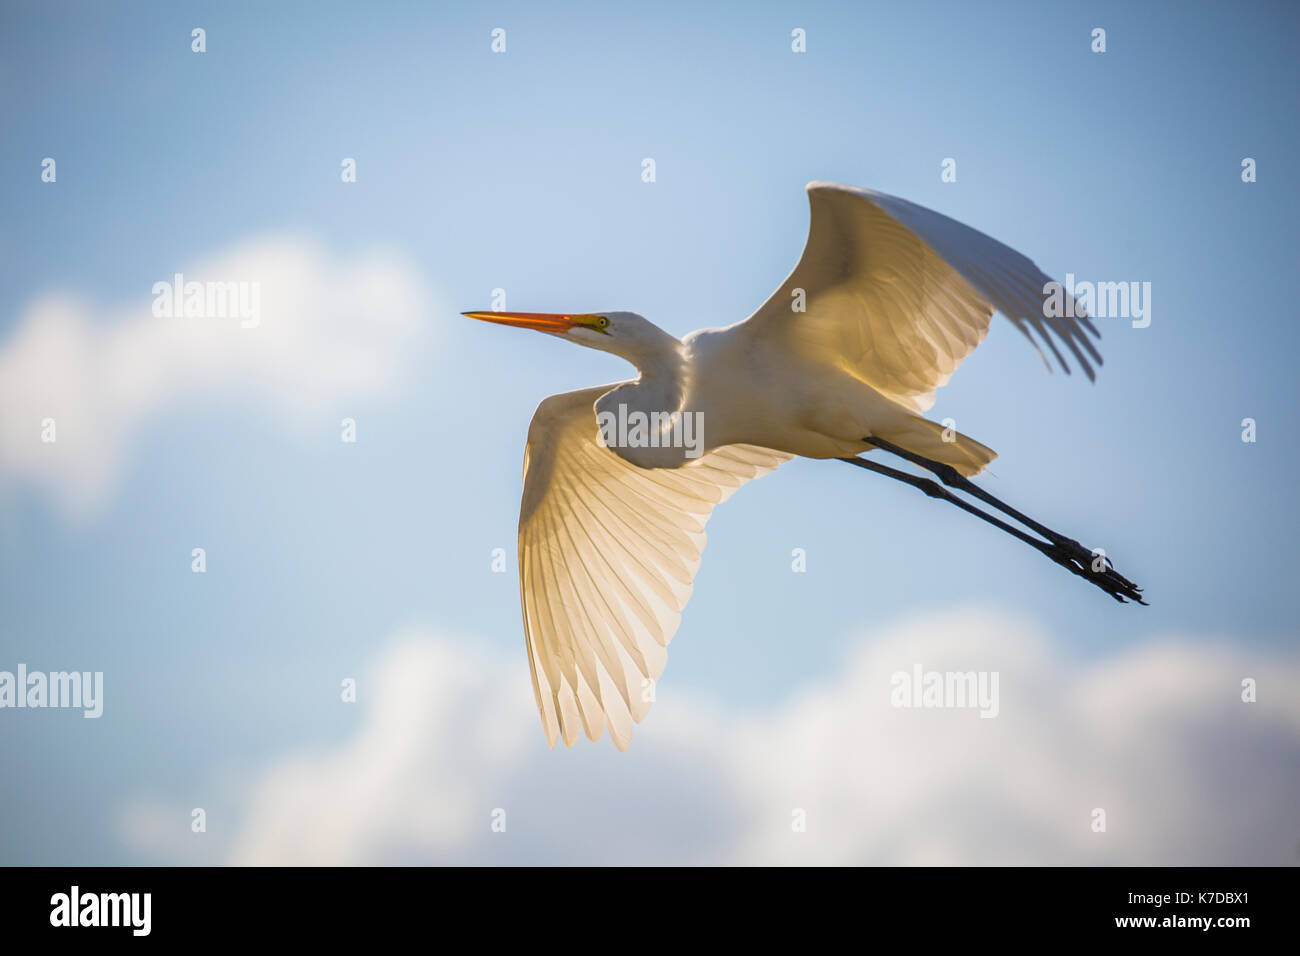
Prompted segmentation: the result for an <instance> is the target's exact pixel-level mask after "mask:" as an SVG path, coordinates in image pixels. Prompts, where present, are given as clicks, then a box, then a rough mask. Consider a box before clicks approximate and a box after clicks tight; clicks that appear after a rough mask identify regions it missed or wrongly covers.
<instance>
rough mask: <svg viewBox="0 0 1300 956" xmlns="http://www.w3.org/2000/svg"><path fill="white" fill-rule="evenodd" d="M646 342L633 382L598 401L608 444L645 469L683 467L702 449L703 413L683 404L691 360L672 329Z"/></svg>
mask: <svg viewBox="0 0 1300 956" xmlns="http://www.w3.org/2000/svg"><path fill="white" fill-rule="evenodd" d="M638 345H640V346H642V347H641V348H639V349H638V354H637V355H636V356H635V357H634V358H633V357H630V356H629V358H630V360H631V361H632V362H633V363H634V364H635V365H636V366H637V368H638V369H639V370H640V372H641V374H640V376H639V377H638V378H637V379H636V380H635V381H632V382H627V383H625V384H623V385H620V386H618V387H617V388H615V389H612V390H611V391H610V392H608V393H607V394H605V395H603V396H602V397H601V398H600V399H599V400H598V401H597V402H596V413H597V422H598V424H599V425H600V426H601V429H602V436H603V437H604V438H605V443H606V445H607V446H609V447H610V448H612V449H613V450H614V451H615V452H616V453H617V454H618V455H619V456H621V457H622V458H624V459H625V460H627V461H629V462H631V463H632V464H634V465H637V466H638V467H641V468H679V467H681V466H682V465H684V464H686V463H687V462H688V461H691V460H692V459H694V458H698V457H699V456H700V454H701V453H702V449H703V429H702V427H701V426H702V423H701V422H700V421H699V419H700V417H701V416H699V415H697V414H696V413H694V412H692V411H691V410H690V409H687V408H685V407H684V404H685V400H686V395H687V394H688V392H689V389H690V374H691V368H690V362H689V361H688V358H687V355H686V352H685V349H684V348H683V346H682V343H681V342H680V341H679V340H677V339H675V338H673V337H672V336H671V335H669V334H668V333H667V332H664V333H663V338H662V339H656V340H655V341H653V342H651V343H648V344H647V343H638Z"/></svg>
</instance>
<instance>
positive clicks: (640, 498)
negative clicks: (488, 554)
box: [519, 386, 791, 749]
mask: <svg viewBox="0 0 1300 956" xmlns="http://www.w3.org/2000/svg"><path fill="white" fill-rule="evenodd" d="M610 387H611V386H604V387H601V388H594V389H584V390H582V391H578V392H568V393H566V394H563V395H555V396H552V397H551V398H548V399H547V400H546V401H544V402H542V404H541V405H540V406H539V407H538V409H537V412H536V414H535V415H534V416H533V421H532V424H531V425H530V426H529V430H528V446H527V448H526V450H525V452H524V494H523V501H522V504H521V506H520V513H519V577H520V593H521V599H522V604H523V617H524V633H525V636H526V639H527V645H528V664H529V672H530V674H531V675H532V680H533V694H534V697H535V699H536V701H537V710H538V713H539V714H540V715H541V719H542V726H543V728H544V729H545V731H546V738H547V740H548V741H549V742H550V744H551V746H555V742H556V740H557V739H560V738H563V740H564V742H565V744H566V745H570V746H571V745H572V744H573V743H574V741H575V740H577V737H578V733H579V731H580V730H582V731H585V732H586V734H587V736H588V737H590V738H591V739H592V740H595V739H597V738H598V737H600V735H601V734H602V733H603V731H604V728H605V727H606V726H608V727H609V731H610V736H611V737H612V738H613V740H614V743H615V744H617V745H618V747H619V749H626V748H627V746H628V743H629V741H630V740H631V732H632V725H633V724H634V723H636V722H639V721H640V720H641V719H642V718H643V717H645V715H646V713H647V712H648V710H649V706H650V705H649V701H648V700H647V699H646V697H647V696H648V695H645V694H644V693H643V692H642V688H643V682H644V681H646V680H651V681H653V680H657V679H658V678H659V676H660V675H661V674H662V673H663V669H664V664H665V663H666V661H667V652H666V650H665V648H666V647H667V646H668V642H669V641H670V640H672V637H673V634H674V633H675V632H676V630H677V626H678V624H679V622H680V620H681V612H682V609H683V608H684V607H685V606H686V602H687V600H688V599H689V598H690V595H691V589H692V586H693V585H692V582H693V580H694V577H695V572H696V570H697V569H698V568H699V565H700V555H701V553H702V551H703V549H704V543H705V533H704V525H705V522H707V521H708V518H709V515H710V514H711V513H712V511H713V508H714V507H715V506H717V505H718V504H720V503H721V502H722V501H725V500H726V499H727V497H728V496H729V495H731V493H732V492H734V491H735V490H736V489H737V488H739V487H740V486H741V485H742V484H744V483H745V482H746V481H749V480H751V479H753V478H757V477H759V476H760V475H764V474H766V473H767V472H769V471H771V470H772V469H774V468H775V467H776V466H777V465H779V464H780V463H781V462H783V461H786V460H788V459H789V458H790V457H791V456H789V455H785V454H782V453H779V452H774V451H769V450H768V449H765V448H756V447H753V446H747V445H731V446H727V447H725V448H720V449H716V450H714V451H712V452H709V453H708V454H707V455H703V456H701V457H700V458H699V459H697V460H696V461H694V462H691V463H690V464H688V465H687V466H685V467H683V468H677V469H653V470H651V469H642V468H637V467H636V466H634V465H632V464H630V463H628V462H626V461H624V460H623V459H622V458H620V457H619V456H618V455H617V454H615V453H614V452H613V451H611V450H609V449H608V448H605V447H604V446H603V445H601V444H600V442H599V439H598V430H597V426H596V412H595V402H596V400H597V399H598V398H599V397H600V396H601V395H603V394H605V393H606V392H608V391H609V389H610Z"/></svg>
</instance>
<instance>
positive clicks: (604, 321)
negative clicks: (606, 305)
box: [596, 315, 609, 329]
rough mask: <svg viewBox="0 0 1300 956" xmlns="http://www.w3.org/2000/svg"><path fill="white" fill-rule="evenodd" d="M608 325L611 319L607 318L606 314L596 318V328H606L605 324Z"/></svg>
mask: <svg viewBox="0 0 1300 956" xmlns="http://www.w3.org/2000/svg"><path fill="white" fill-rule="evenodd" d="M607 325H609V319H607V318H606V317H605V316H603V315H602V316H601V317H600V318H599V319H597V320H596V328H598V329H603V328H604V327H605V326H607Z"/></svg>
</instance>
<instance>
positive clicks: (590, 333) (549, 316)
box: [461, 312, 681, 368]
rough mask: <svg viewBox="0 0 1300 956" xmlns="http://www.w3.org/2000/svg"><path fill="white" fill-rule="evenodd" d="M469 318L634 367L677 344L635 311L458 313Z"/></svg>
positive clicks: (675, 346)
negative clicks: (541, 335)
mask: <svg viewBox="0 0 1300 956" xmlns="http://www.w3.org/2000/svg"><path fill="white" fill-rule="evenodd" d="M461 315H467V316H469V317H470V318H471V319H481V320H483V321H484V322H496V323H497V324H498V325H513V326H515V327H516V328H521V329H534V330H536V331H538V332H545V333H547V334H548V335H556V336H559V337H560V338H564V339H568V340H569V341H571V342H575V343H577V344H578V345H585V346H586V347H587V348H589V349H599V350H600V351H602V352H611V353H613V354H614V355H618V356H620V357H622V358H625V359H627V360H628V361H629V362H631V363H632V364H633V365H636V366H637V367H638V368H640V367H642V362H644V361H646V360H647V359H650V358H652V357H655V356H657V355H658V354H659V353H660V352H661V351H662V350H664V349H672V350H676V349H677V348H678V347H679V346H680V345H681V343H680V342H678V341H677V339H675V338H673V337H672V336H671V335H669V334H668V333H667V332H665V331H664V330H663V329H661V328H659V326H657V325H655V324H654V323H653V322H651V321H650V320H649V319H647V318H645V317H644V316H641V315H637V314H636V313H635V312H462V313H461Z"/></svg>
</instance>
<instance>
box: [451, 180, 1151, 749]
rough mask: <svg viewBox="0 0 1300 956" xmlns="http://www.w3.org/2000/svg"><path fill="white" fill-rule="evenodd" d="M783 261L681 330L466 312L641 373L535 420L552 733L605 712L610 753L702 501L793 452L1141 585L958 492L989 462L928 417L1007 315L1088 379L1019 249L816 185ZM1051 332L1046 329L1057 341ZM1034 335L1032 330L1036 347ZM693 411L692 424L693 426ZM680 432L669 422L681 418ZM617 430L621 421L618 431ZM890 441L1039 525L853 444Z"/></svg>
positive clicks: (530, 533) (648, 680) (637, 709)
mask: <svg viewBox="0 0 1300 956" xmlns="http://www.w3.org/2000/svg"><path fill="white" fill-rule="evenodd" d="M809 196H810V199H811V203H812V225H811V228H810V230H809V238H808V244H807V246H806V248H805V250H804V254H803V256H802V258H801V259H800V262H799V264H798V265H797V266H796V267H795V269H794V271H793V272H792V273H791V274H790V276H789V277H788V278H787V279H786V281H785V283H783V284H782V286H781V287H780V288H779V289H778V290H777V292H776V293H774V294H773V295H772V297H771V298H769V299H768V301H767V302H766V303H765V304H764V305H763V306H761V307H760V308H759V309H758V311H756V312H755V313H754V314H753V315H751V316H750V317H749V318H748V319H746V320H744V321H743V322H738V323H736V324H734V325H731V326H727V327H725V328H718V329H705V330H701V331H698V332H694V333H692V334H690V335H688V336H686V337H685V338H684V339H680V340H679V339H677V338H675V337H674V336H672V335H669V334H668V333H667V332H664V331H663V330H662V329H660V328H658V327H657V326H656V325H654V324H653V323H651V322H649V321H648V320H646V319H645V318H643V317H642V316H640V315H637V314H636V313H632V312H601V313H583V314H554V313H515V312H474V313H466V314H467V315H471V316H473V317H475V318H480V319H485V320H487V321H493V322H499V323H502V324H508V325H516V326H523V327H528V328H534V329H538V330H540V331H545V332H549V333H551V334H554V335H557V336H563V337H565V338H568V339H569V340H571V341H576V342H578V343H579V344H582V345H586V346H588V347H590V348H595V349H600V350H602V351H606V352H610V353H613V354H615V355H618V356H620V357H622V358H624V359H626V360H627V361H629V362H631V363H632V364H633V365H634V366H636V368H637V369H638V371H639V375H638V376H637V378H635V379H633V380H630V381H627V382H621V383H617V384H614V385H607V386H601V387H597V388H591V389H583V390H580V391H576V392H568V393H564V394H561V395H555V396H552V397H551V398H548V399H546V400H545V401H543V402H542V403H541V405H540V406H539V407H538V409H537V411H536V413H535V414H534V416H533V421H532V424H531V425H530V427H529V431H528V443H527V448H526V450H525V456H524V493H523V501H522V505H521V509H520V517H519V572H520V585H521V595H522V603H523V610H524V629H525V633H526V636H527V644H528V652H529V664H530V667H531V669H532V674H533V687H534V691H535V694H536V698H537V705H538V709H539V711H540V713H541V716H542V723H543V726H544V728H545V730H546V732H547V737H548V739H549V740H550V742H551V744H552V746H553V745H554V744H555V741H556V739H557V738H558V737H560V736H562V737H563V738H564V740H565V742H566V743H568V744H572V743H573V741H574V740H575V739H576V738H577V735H578V732H579V728H580V727H581V728H583V729H585V730H586V732H587V735H588V736H589V737H591V739H593V740H594V739H596V738H597V737H599V736H600V734H601V732H602V729H603V727H604V726H605V724H606V723H608V725H609V727H610V730H611V735H612V737H613V738H614V741H615V743H617V744H618V746H619V747H620V748H625V747H626V746H627V744H628V742H629V740H630V735H631V727H632V723H633V722H634V721H639V720H640V719H641V718H642V717H643V716H644V715H645V713H646V711H647V710H648V708H649V703H650V701H651V700H652V699H653V693H652V688H653V682H654V681H656V680H657V679H658V677H659V676H660V674H661V673H662V671H663V667H664V664H665V662H666V658H667V654H666V647H667V644H668V642H669V640H671V638H672V636H673V633H674V632H675V631H676V628H677V625H678V622H679V620H680V614H681V611H682V608H683V607H684V606H685V604H686V600H687V598H688V597H689V596H690V592H691V587H692V580H693V578H694V575H695V571H696V569H697V567H698V566H699V560H700V554H701V552H702V550H703V547H704V524H705V522H706V521H707V520H708V517H709V515H710V513H711V512H712V509H713V507H715V506H716V505H717V504H719V503H720V502H721V501H722V500H724V499H725V498H726V497H728V496H729V495H730V494H731V493H732V492H733V491H735V490H736V489H737V488H738V487H740V485H742V484H744V483H745V482H747V481H749V480H751V479H753V478H756V477H759V476H761V475H763V474H766V473H767V472H769V471H771V470H772V469H774V468H776V467H777V466H778V465H780V464H781V463H782V462H784V461H787V460H789V459H790V458H792V457H796V456H799V457H805V458H814V459H830V458H835V459H841V460H845V461H849V462H850V463H853V464H856V465H859V466H860V467H863V468H867V469H868V470H872V471H876V472H877V473H880V474H885V475H886V476H888V477H891V478H895V479H897V480H900V481H905V482H907V483H909V484H913V485H915V486H916V487H918V488H920V489H921V490H923V491H925V493H926V494H928V495H930V496H931V497H943V498H946V499H948V500H950V501H952V502H953V503H954V504H957V505H958V506H959V507H961V508H963V510H966V511H968V512H971V513H974V514H976V515H978V516H980V517H981V518H983V519H984V520H986V521H989V522H991V523H993V524H995V525H997V526H998V527H1000V528H1002V530H1004V531H1008V532H1009V533H1011V534H1013V535H1015V536H1017V537H1019V538H1021V540H1024V541H1026V542H1027V543H1029V544H1031V545H1032V546H1033V547H1035V548H1037V549H1038V550H1040V551H1042V552H1043V553H1044V554H1046V555H1047V556H1048V557H1050V558H1051V559H1052V560H1053V561H1055V562H1056V563H1058V564H1061V565H1063V566H1065V567H1067V568H1068V569H1069V570H1071V571H1072V572H1073V573H1075V574H1077V575H1080V576H1082V577H1085V578H1086V579H1088V580H1090V581H1091V582H1092V583H1093V584H1096V585H1097V586H1098V587H1101V588H1102V589H1103V590H1106V591H1107V592H1108V593H1110V594H1112V596H1114V597H1116V598H1117V599H1119V600H1123V599H1124V598H1129V599H1133V600H1140V597H1139V596H1138V591H1139V589H1137V588H1136V587H1135V586H1134V585H1133V584H1132V583H1131V582H1129V581H1127V579H1125V578H1123V577H1122V576H1120V575H1118V574H1117V573H1116V572H1114V571H1113V570H1111V569H1110V568H1109V565H1108V564H1107V563H1106V562H1105V560H1104V558H1103V559H1101V564H1100V565H1098V563H1097V559H1096V557H1095V555H1094V553H1092V552H1089V551H1088V550H1086V549H1084V548H1083V547H1082V546H1081V545H1079V544H1078V543H1077V542H1075V541H1073V539H1070V538H1066V537H1064V536H1062V535H1059V534H1057V533H1056V532H1053V531H1051V530H1050V529H1047V528H1044V527H1043V526H1041V525H1039V524H1037V523H1036V522H1034V521H1032V520H1031V519H1028V518H1027V517H1025V516H1024V515H1021V514H1020V513H1019V512H1017V511H1015V510H1014V509H1011V508H1009V507H1008V506H1006V505H1004V504H1002V503H1001V502H1000V501H998V500H997V499H996V498H993V497H992V496H991V495H988V494H987V493H986V492H984V491H983V490H982V489H979V488H978V487H976V486H974V485H971V484H970V482H968V481H967V480H966V479H967V478H968V477H969V476H972V475H975V474H978V473H979V472H980V471H981V470H982V469H983V468H984V467H985V466H986V465H987V464H988V463H989V462H990V461H992V460H993V458H994V457H995V454H994V452H993V451H992V450H991V449H989V448H986V447H985V446H984V445H982V444H980V443H979V442H977V441H975V440H973V439H971V438H968V437H966V436H964V435H961V434H958V433H956V432H954V431H952V430H951V429H945V428H944V427H943V426H941V425H940V424H938V423H935V422H932V421H929V420H928V419H926V418H925V417H924V414H923V413H924V412H925V410H927V409H928V408H929V407H930V405H931V404H932V403H933V400H934V392H935V389H937V388H938V387H939V386H941V385H943V384H944V383H945V382H947V380H948V377H949V376H950V375H951V373H952V371H953V370H954V369H955V368H956V367H957V365H958V364H959V363H960V362H961V360H962V359H964V358H965V356H966V355H967V354H969V353H970V351H971V350H972V349H974V348H975V346H976V345H978V344H979V343H980V341H982V340H983V338H984V335H985V333H986V332H987V330H988V325H989V321H990V319H991V316H992V314H993V312H994V311H995V310H996V311H1001V312H1002V313H1003V314H1004V315H1006V316H1007V318H1009V319H1010V320H1011V321H1012V322H1013V323H1015V324H1016V325H1017V326H1018V327H1019V328H1020V329H1021V331H1022V332H1024V333H1025V335H1026V337H1028V338H1030V341H1031V342H1033V341H1034V339H1033V336H1032V335H1031V334H1030V332H1031V330H1033V331H1036V332H1037V333H1038V334H1039V338H1040V339H1041V340H1042V343H1043V344H1044V345H1046V346H1047V347H1048V348H1049V349H1050V351H1051V352H1052V353H1053V355H1054V356H1055V357H1056V358H1057V360H1058V362H1059V363H1060V364H1061V365H1062V367H1063V368H1065V370H1066V371H1069V367H1068V365H1067V364H1066V360H1065V358H1064V357H1063V356H1062V354H1061V352H1060V349H1059V348H1058V346H1063V347H1064V348H1065V349H1066V350H1068V351H1069V352H1070V353H1071V354H1072V355H1073V357H1074V358H1075V360H1076V361H1077V362H1078V363H1079V365H1080V366H1081V367H1082V368H1083V369H1084V371H1085V372H1086V373H1087V375H1088V376H1089V378H1092V377H1093V364H1098V365H1099V364H1100V361H1101V359H1100V356H1099V355H1098V354H1097V352H1096V349H1095V348H1094V347H1093V345H1092V342H1091V341H1090V340H1089V339H1088V337H1087V335H1086V334H1085V333H1091V334H1092V335H1093V336H1096V334H1097V333H1096V330H1095V329H1094V328H1093V327H1092V325H1091V323H1090V321H1089V320H1088V318H1087V317H1086V315H1085V314H1084V313H1083V312H1082V310H1075V311H1074V312H1072V313H1070V315H1071V317H1070V318H1065V317H1062V316H1060V315H1055V314H1053V313H1052V310H1051V309H1048V308H1045V306H1044V302H1045V301H1046V300H1047V297H1048V295H1049V284H1050V280H1049V279H1048V278H1047V277H1046V276H1045V275H1043V274H1042V273H1041V272H1040V271H1039V270H1038V269H1037V267H1035V266H1034V265H1033V263H1032V262H1030V261H1029V260H1028V259H1026V258H1025V257H1024V256H1022V255H1020V254H1019V253H1017V252H1015V251H1014V250H1012V249H1009V248H1008V247H1006V246H1004V245H1002V244H1001V243H999V242H997V241H996V240H993V239H990V238H989V237H988V236H986V235H984V234H983V233H979V232H976V231H975V230H973V229H970V228H969V227H967V226H964V225H962V224H961V223H958V222H955V221H954V220H952V219H949V218H947V217H945V216H941V215H939V214H938V213H935V212H932V211H930V210H927V209H923V208H922V207H920V206H916V205H914V204H912V203H909V202H906V201H905V200H901V199H897V198H895V197H892V196H886V195H884V194H881V193H875V192H872V191H869V190H860V189H853V188H851V187H843V186H835V185H832V184H821V183H814V184H812V185H811V186H809ZM1053 336H1054V337H1055V338H1053ZM1035 344H1036V345H1037V343H1035ZM687 419H689V421H687ZM684 422H685V424H686V425H688V426H690V427H685V428H684V427H683V423H684ZM629 425H630V427H628V426H629ZM881 449H884V450H887V451H889V452H891V453H893V454H895V455H899V456H901V457H903V458H905V459H906V460H908V461H910V462H912V463H914V464H917V465H920V466H921V467H923V468H925V469H927V470H929V471H931V472H933V473H934V474H936V475H938V476H939V477H940V479H941V480H942V481H943V483H944V484H945V485H948V486H950V487H955V488H959V489H960V490H962V491H965V492H967V493H968V494H973V495H974V496H976V497H977V498H979V499H981V500H983V501H985V502H988V503H990V504H992V505H993V506H994V507H995V508H998V509H999V510H1001V511H1003V512H1004V513H1005V514H1008V515H1010V516H1011V517H1013V518H1015V519H1016V520H1017V521H1020V522H1021V523H1022V524H1025V525H1026V526H1028V527H1030V528H1031V529H1033V531H1034V532H1036V533H1037V534H1038V535H1040V536H1041V538H1042V539H1045V540H1040V539H1039V538H1034V537H1032V536H1030V535H1026V534H1025V533H1023V532H1022V531H1020V529H1017V528H1013V527H1011V526H1009V525H1007V524H1005V523H1004V522H1003V521H1002V520H1001V519H998V518H995V517H993V516H991V515H989V514H987V513H985V512H983V511H982V510H980V509H978V508H975V507H974V506H972V505H970V504H969V503H967V502H966V501H965V500H964V499H959V498H956V497H955V496H953V495H951V494H950V493H949V492H947V491H946V490H944V489H942V488H940V487H939V486H938V485H936V484H935V483H934V482H933V481H931V480H929V479H925V478H921V477H918V476H914V475H912V474H910V473H905V472H899V471H896V470H895V469H891V468H888V467H886V466H883V465H879V464H876V463H875V462H871V461H867V460H866V459H864V458H862V457H859V456H861V455H862V454H864V453H866V452H870V451H877V450H881Z"/></svg>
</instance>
